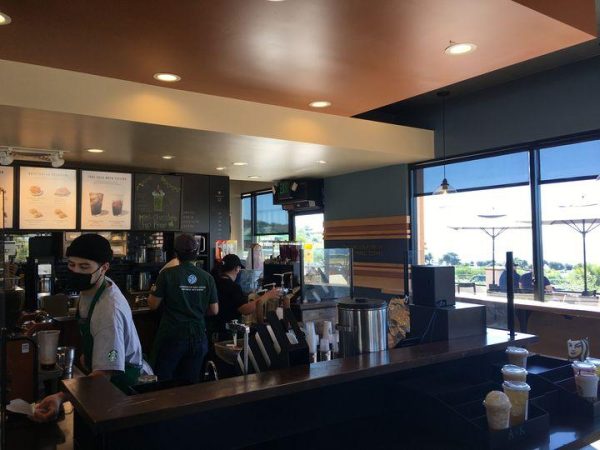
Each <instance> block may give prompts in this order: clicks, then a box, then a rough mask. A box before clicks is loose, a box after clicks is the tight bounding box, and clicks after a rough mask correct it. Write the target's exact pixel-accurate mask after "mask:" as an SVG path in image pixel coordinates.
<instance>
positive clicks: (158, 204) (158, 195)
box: [152, 185, 165, 212]
mask: <svg viewBox="0 0 600 450" xmlns="http://www.w3.org/2000/svg"><path fill="white" fill-rule="evenodd" d="M152 197H153V199H154V211H155V212H162V210H163V199H164V197H165V192H164V191H163V190H162V189H161V188H160V185H157V186H156V189H155V190H154V191H152Z"/></svg>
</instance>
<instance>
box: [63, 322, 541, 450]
mask: <svg viewBox="0 0 600 450" xmlns="http://www.w3.org/2000/svg"><path fill="white" fill-rule="evenodd" d="M536 340H537V338H536V337H535V336H532V335H527V334H521V333H519V334H517V335H516V336H515V337H514V339H510V337H509V335H508V333H507V332H506V331H502V330H495V329H488V330H487V333H486V334H485V335H483V336H476V337H466V338H459V339H454V340H450V341H443V342H434V343H426V344H420V345H415V346H413V347H406V348H399V349H393V350H389V351H383V352H377V353H370V354H363V355H360V356H356V357H350V358H343V359H336V360H332V361H326V362H320V363H315V364H311V365H305V366H296V367H292V368H288V369H282V370H276V371H270V372H265V373H260V374H252V375H248V376H246V377H243V376H241V377H235V378H229V379H225V380H221V381H214V382H207V383H201V384H197V385H192V386H184V387H178V388H172V389H165V390H162V391H156V392H147V393H143V394H138V395H132V396H126V395H125V394H123V393H122V392H121V391H119V390H117V389H116V388H115V387H114V386H113V385H112V384H110V383H109V382H108V381H107V380H105V379H103V378H99V377H96V378H81V379H73V380H67V381H65V382H64V390H65V391H66V392H67V393H69V395H70V397H71V399H72V402H73V404H74V405H75V427H74V435H75V441H76V442H77V444H78V445H79V448H86V449H87V448H90V449H94V448H98V449H99V448H102V449H131V448H145V449H153V448H156V449H158V448H171V449H179V448H181V449H184V448H192V447H199V446H202V447H204V448H286V449H287V448H296V447H298V448H299V447H302V448H311V449H312V448H341V447H343V446H346V447H347V448H383V447H385V446H389V445H397V446H401V445H402V443H405V444H406V443H408V442H409V441H411V442H422V441H428V440H431V439H432V437H431V436H426V435H423V434H419V433H417V432H413V431H414V430H413V431H411V428H410V427H407V426H406V424H408V423H409V420H408V419H409V418H410V415H411V410H412V409H413V408H414V407H415V406H416V405H411V404H410V403H409V402H407V401H406V399H405V398H404V397H403V395H401V394H400V393H399V392H400V391H398V390H397V389H396V385H397V383H398V382H400V381H401V380H403V379H410V378H414V377H417V378H419V377H421V376H422V375H421V374H423V375H432V374H437V375H440V376H442V375H443V374H444V373H445V372H447V373H448V374H450V373H451V372H456V371H459V372H460V371H472V370H473V369H472V368H473V367H480V366H482V365H485V364H484V363H485V362H486V361H488V360H490V359H493V358H498V357H503V353H504V349H505V348H506V347H507V346H508V345H518V346H524V345H527V344H530V343H533V342H535V341H536ZM253 446H255V447H253ZM403 448H404V447H403ZM407 448H409V447H408V446H407ZM432 448H433V447H432ZM444 448H452V447H448V446H446V447H444Z"/></svg>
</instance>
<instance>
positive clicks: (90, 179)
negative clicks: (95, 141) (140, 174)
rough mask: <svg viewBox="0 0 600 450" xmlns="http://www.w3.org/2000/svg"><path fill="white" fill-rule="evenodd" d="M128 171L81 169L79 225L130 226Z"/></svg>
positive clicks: (85, 227)
mask: <svg viewBox="0 0 600 450" xmlns="http://www.w3.org/2000/svg"><path fill="white" fill-rule="evenodd" d="M131 181H132V175H131V174H129V173H119V172H98V171H91V170H83V171H82V172H81V201H80V211H81V229H82V230H129V229H131V214H132V210H131Z"/></svg>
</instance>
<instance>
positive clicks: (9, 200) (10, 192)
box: [0, 167, 15, 228]
mask: <svg viewBox="0 0 600 450" xmlns="http://www.w3.org/2000/svg"><path fill="white" fill-rule="evenodd" d="M14 180H15V170H14V169H13V168H12V167H0V189H1V190H0V208H2V211H3V214H4V221H3V222H0V228H12V227H13V202H14V198H15V182H14ZM2 190H4V195H2Z"/></svg>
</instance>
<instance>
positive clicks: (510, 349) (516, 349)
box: [506, 347, 529, 355]
mask: <svg viewBox="0 0 600 450" xmlns="http://www.w3.org/2000/svg"><path fill="white" fill-rule="evenodd" d="M506 353H522V354H524V355H528V354H529V352H528V351H527V349H526V348H523V347H506Z"/></svg>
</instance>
